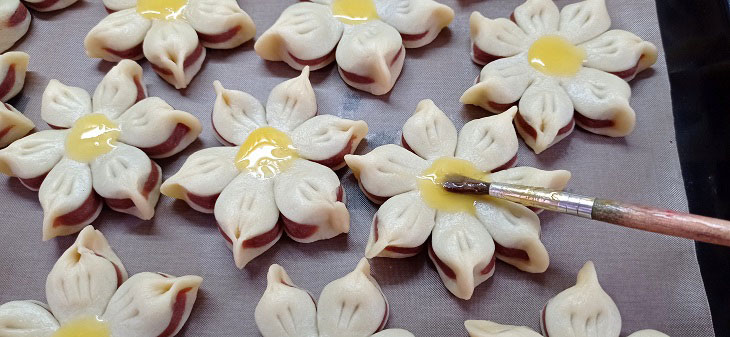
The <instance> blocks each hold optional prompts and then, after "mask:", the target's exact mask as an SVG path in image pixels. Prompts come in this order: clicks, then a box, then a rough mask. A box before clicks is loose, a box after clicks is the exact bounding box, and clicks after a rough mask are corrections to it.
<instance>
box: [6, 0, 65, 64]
mask: <svg viewBox="0 0 730 337" xmlns="http://www.w3.org/2000/svg"><path fill="white" fill-rule="evenodd" d="M24 1H25V2H26V3H27V4H28V6H30V8H32V9H34V10H37V11H39V12H50V11H55V10H58V9H63V8H66V7H68V6H71V5H73V4H74V3H75V2H76V1H78V0H24ZM30 20H31V16H30V14H29V13H28V8H26V7H25V5H23V3H22V2H20V0H2V1H0V53H2V52H4V51H6V50H8V49H10V47H12V46H13V45H14V44H15V42H18V40H20V39H21V38H22V37H23V36H24V35H25V33H27V32H28V27H30Z"/></svg>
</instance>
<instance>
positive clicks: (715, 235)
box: [591, 199, 730, 246]
mask: <svg viewBox="0 0 730 337" xmlns="http://www.w3.org/2000/svg"><path fill="white" fill-rule="evenodd" d="M591 218H593V219H595V220H599V221H604V222H608V223H612V224H616V225H620V226H624V227H631V228H636V229H641V230H645V231H650V232H655V233H661V234H666V235H672V236H678V237H683V238H687V239H692V240H697V241H702V242H709V243H714V244H718V245H723V246H730V221H726V220H722V219H715V218H710V217H706V216H701V215H693V214H687V213H681V212H675V211H669V210H663V209H658V208H652V207H646V206H638V205H632V204H627V203H623V202H619V201H614V200H605V199H596V200H595V202H594V203H593V211H592V212H591Z"/></svg>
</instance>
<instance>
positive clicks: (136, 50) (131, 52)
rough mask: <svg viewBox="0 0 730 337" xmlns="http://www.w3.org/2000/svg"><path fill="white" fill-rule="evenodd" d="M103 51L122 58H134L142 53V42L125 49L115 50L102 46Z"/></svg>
mask: <svg viewBox="0 0 730 337" xmlns="http://www.w3.org/2000/svg"><path fill="white" fill-rule="evenodd" d="M104 51H106V52H108V53H110V54H112V55H114V56H117V57H119V58H122V59H135V58H138V57H139V56H140V55H142V44H141V43H140V44H138V45H136V46H134V47H132V48H129V49H125V50H115V49H111V48H104Z"/></svg>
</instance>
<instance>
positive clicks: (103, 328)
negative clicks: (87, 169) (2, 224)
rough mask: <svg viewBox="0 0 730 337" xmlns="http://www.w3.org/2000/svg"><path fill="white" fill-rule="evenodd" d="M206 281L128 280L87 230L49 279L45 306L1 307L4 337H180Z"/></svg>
mask: <svg viewBox="0 0 730 337" xmlns="http://www.w3.org/2000/svg"><path fill="white" fill-rule="evenodd" d="M202 281H203V279H202V278H201V277H200V276H194V275H188V276H182V277H175V276H172V275H168V274H163V273H149V272H144V273H139V274H135V275H133V276H132V277H129V278H127V271H126V270H125V269H124V265H122V261H121V260H119V257H117V255H116V254H115V253H114V251H113V250H112V248H111V247H110V246H109V243H108V242H107V240H106V238H105V237H104V235H103V234H101V232H99V231H97V230H94V228H93V227H92V226H87V227H86V228H84V229H83V230H82V231H81V233H79V236H78V237H77V238H76V242H74V244H73V245H71V247H69V248H68V249H67V250H66V251H65V252H64V253H63V255H61V257H60V258H59V259H58V261H56V264H55V265H54V266H53V269H51V272H50V273H49V274H48V278H47V279H46V301H47V302H48V304H47V305H46V304H45V303H41V302H38V301H11V302H7V303H5V304H3V305H0V336H6V337H10V336H18V337H24V336H27V337H82V336H94V337H111V336H114V337H159V336H167V337H171V336H175V335H176V334H177V333H178V332H179V331H180V329H182V327H183V325H185V321H187V319H188V317H189V316H190V312H191V311H192V309H193V305H194V304H195V299H196V297H197V295H198V288H199V287H200V284H201V282H202Z"/></svg>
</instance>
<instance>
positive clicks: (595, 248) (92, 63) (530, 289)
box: [0, 0, 714, 337]
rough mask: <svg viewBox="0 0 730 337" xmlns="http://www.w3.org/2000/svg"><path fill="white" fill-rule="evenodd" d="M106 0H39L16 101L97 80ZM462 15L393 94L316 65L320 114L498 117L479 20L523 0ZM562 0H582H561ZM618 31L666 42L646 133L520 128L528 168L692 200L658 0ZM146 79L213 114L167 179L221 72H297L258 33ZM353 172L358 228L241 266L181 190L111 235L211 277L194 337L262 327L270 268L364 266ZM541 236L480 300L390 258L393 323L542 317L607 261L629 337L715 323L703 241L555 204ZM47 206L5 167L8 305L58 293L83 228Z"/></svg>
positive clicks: (113, 217)
mask: <svg viewBox="0 0 730 337" xmlns="http://www.w3.org/2000/svg"><path fill="white" fill-rule="evenodd" d="M100 2H101V1H99V0H82V1H81V2H80V3H78V4H76V5H74V6H72V7H70V8H68V9H66V10H63V11H61V12H58V13H52V14H39V13H36V12H33V15H34V18H33V23H32V26H31V30H30V32H29V34H28V35H27V36H26V37H25V39H23V40H22V41H21V42H20V43H18V44H17V45H16V47H15V49H17V50H22V51H25V52H28V53H29V54H30V55H31V63H30V67H29V69H30V73H29V74H28V79H27V82H26V85H25V90H24V91H23V92H22V94H21V95H20V97H18V98H16V99H14V100H13V101H12V102H11V103H12V104H15V106H16V107H18V109H20V110H21V111H24V112H25V114H26V115H27V116H28V117H30V118H31V119H33V120H34V121H35V122H36V124H37V125H38V128H39V129H47V128H48V127H47V125H46V124H45V123H43V122H42V121H41V119H40V110H39V108H40V98H41V94H42V92H43V90H44V88H45V86H46V84H47V83H48V81H49V80H50V79H54V78H55V79H58V80H60V81H62V82H64V83H65V84H68V85H73V86H79V87H82V88H85V89H87V90H90V91H93V89H94V88H95V86H96V84H97V83H98V82H99V80H101V78H102V76H103V75H104V74H105V72H106V71H107V70H108V69H109V68H110V66H111V65H110V64H109V63H106V62H100V61H98V60H92V59H89V58H87V57H86V55H85V53H84V49H83V39H84V36H85V35H86V33H87V31H88V30H89V29H90V28H91V27H93V26H94V25H95V24H96V23H97V22H98V21H99V20H101V19H102V18H103V17H104V16H105V15H106V12H105V11H104V8H103V6H102V4H101V3H100ZM239 2H240V3H241V6H242V7H243V8H244V9H245V10H246V11H247V12H248V13H249V14H250V15H251V16H252V17H253V19H254V20H255V22H256V24H257V26H258V28H259V33H258V34H257V36H258V35H260V34H261V32H263V31H264V30H265V29H266V28H268V27H269V26H271V24H272V23H273V22H274V21H275V20H276V18H277V17H278V16H279V13H281V11H282V10H283V9H284V8H285V7H286V6H288V5H289V4H291V3H294V2H295V0H256V1H254V0H243V1H242V0H239ZM443 2H444V3H447V4H448V5H450V6H451V7H452V8H454V10H455V11H456V19H455V20H454V22H453V23H452V24H451V26H450V28H449V29H447V30H445V31H443V32H442V33H441V35H439V37H438V39H436V41H434V42H433V43H432V44H430V45H428V46H426V47H424V48H420V49H417V50H412V49H409V50H408V51H407V55H406V61H405V66H404V68H403V73H402V75H401V77H400V79H399V80H398V82H397V83H396V85H395V87H394V88H393V91H392V92H391V93H390V94H388V95H385V96H381V97H374V96H371V95H370V94H366V93H363V92H360V91H356V90H352V89H350V88H349V87H348V86H347V85H345V83H344V82H343V81H342V80H341V79H340V76H339V75H338V74H337V71H336V68H334V67H333V66H329V67H326V68H325V69H322V70H319V71H316V72H314V73H312V76H311V79H312V84H313V85H314V89H315V92H316V94H317V101H318V103H319V113H320V114H333V115H338V116H341V117H345V118H353V119H363V120H365V121H366V122H367V123H368V124H369V125H370V133H369V134H368V136H367V142H365V144H363V145H361V146H360V148H358V150H357V151H358V153H366V152H368V151H370V150H371V149H373V148H375V147H377V146H379V145H383V144H388V143H398V142H399V140H400V129H401V127H402V125H403V123H404V122H405V120H406V119H407V118H408V117H409V116H410V115H411V113H412V112H413V110H414V108H415V106H416V104H417V103H418V101H420V100H421V99H424V98H430V99H432V100H434V102H436V104H437V105H438V106H439V107H441V109H443V110H444V111H445V112H446V113H447V115H449V116H450V117H451V118H452V119H453V120H454V122H455V123H456V125H457V127H458V128H461V126H462V125H463V124H464V123H465V122H466V121H468V120H470V119H473V118H479V117H482V116H484V115H485V113H484V112H483V111H481V110H480V109H477V108H472V107H465V106H463V105H462V104H460V103H459V96H460V95H461V94H462V92H463V91H464V90H465V89H467V88H468V87H469V86H470V85H471V83H472V81H473V80H474V77H475V76H476V75H477V74H478V72H479V70H480V68H479V67H478V66H476V65H475V64H473V63H472V61H471V60H470V57H469V47H470V46H469V30H468V24H467V22H468V17H469V14H470V13H471V12H472V11H475V10H476V11H480V12H482V13H484V14H485V15H486V16H489V17H506V16H509V14H510V13H511V11H512V9H513V8H514V7H515V6H517V5H519V4H520V3H521V2H522V1H520V0H487V1H476V0H458V1H457V0H444V1H443ZM557 2H558V5H559V6H561V7H562V6H563V5H565V4H567V3H570V2H573V1H572V0H571V1H557ZM607 3H608V6H609V12H610V14H611V17H612V18H613V28H619V29H625V30H629V31H632V32H634V33H636V34H638V35H639V36H641V37H643V38H644V39H646V40H648V41H651V42H653V43H655V44H656V45H657V46H658V47H659V50H660V57H659V61H658V62H657V64H656V65H655V66H654V67H653V69H651V70H648V71H645V72H643V73H642V74H640V75H639V77H638V78H636V79H635V80H633V81H632V82H631V87H632V89H633V97H632V102H631V103H632V105H633V107H634V109H635V110H636V114H637V125H636V130H635V131H634V133H633V134H631V135H630V136H628V137H625V138H618V139H611V138H606V137H602V136H596V135H593V134H590V133H587V132H584V131H582V130H579V129H576V131H575V132H573V134H572V135H571V136H569V137H568V138H566V139H565V140H563V141H562V142H560V143H558V144H557V145H555V146H553V147H552V148H550V149H549V150H548V151H545V152H544V153H543V154H541V155H540V156H536V155H535V154H534V153H533V152H532V151H530V150H529V149H528V148H527V146H526V145H525V144H524V143H522V141H520V142H521V143H520V152H519V159H518V165H530V166H535V167H539V168H543V169H567V170H570V171H572V172H573V179H572V180H571V181H570V184H569V187H568V189H569V190H571V191H575V192H581V193H585V194H591V195H598V196H605V197H611V198H616V199H620V200H630V201H635V202H641V203H645V204H649V205H655V206H660V207H667V208H674V209H679V210H686V208H687V202H686V197H685V190H684V187H683V183H682V177H681V173H680V167H679V162H678V159H677V150H676V147H675V144H674V139H675V136H674V127H673V118H672V110H671V107H672V105H671V100H670V95H669V90H670V89H669V82H668V80H667V69H666V65H665V62H664V57H663V51H662V43H661V38H660V34H659V26H658V22H657V16H656V9H655V5H654V2H653V1H651V0H607ZM142 65H143V67H144V69H145V79H144V82H145V83H146V84H147V88H148V90H149V94H150V95H151V96H159V97H162V98H163V99H165V100H167V101H168V102H170V103H171V104H172V105H173V106H174V107H176V108H178V109H181V110H185V111H189V112H191V113H193V114H195V115H196V116H198V118H200V120H201V121H202V122H203V124H204V129H203V133H202V135H201V136H200V140H199V141H196V142H195V143H193V145H192V146H190V148H188V149H187V150H186V151H184V152H183V153H181V154H179V155H178V156H175V157H173V158H171V159H167V160H161V161H159V163H160V165H161V166H162V168H163V175H164V176H165V177H169V176H170V175H172V174H173V173H174V172H176V171H177V169H178V168H179V167H180V166H181V165H182V163H183V161H184V160H185V158H186V157H187V156H188V155H190V154H191V153H192V152H194V151H196V150H199V149H202V148H206V147H210V146H219V145H220V144H219V143H218V142H217V141H216V140H215V139H214V137H213V130H212V129H211V127H210V112H211V109H212V106H213V101H214V99H215V95H214V92H213V81H214V80H220V81H221V82H223V84H224V85H225V86H226V87H228V88H231V89H239V90H243V91H247V92H249V93H251V94H252V95H254V96H255V97H257V98H258V99H260V100H265V99H266V98H267V97H268V93H269V90H270V89H271V88H272V87H273V86H275V85H276V84H278V83H280V82H282V81H283V80H285V79H288V78H291V77H293V76H296V75H297V72H296V71H294V70H292V69H290V68H289V67H287V66H285V65H284V64H280V63H269V62H264V61H262V60H261V59H260V58H259V57H258V56H257V55H256V54H255V53H254V51H253V43H251V42H249V43H247V44H245V45H244V46H242V47H240V48H238V49H235V50H233V51H209V52H208V59H207V61H206V63H205V65H204V67H203V69H202V70H201V72H200V73H199V75H198V76H197V77H196V78H195V79H194V80H193V82H192V83H191V85H190V87H189V88H188V89H187V90H185V91H180V92H178V91H176V90H174V89H173V88H172V87H171V86H169V85H168V84H167V83H166V82H164V81H162V80H161V79H160V78H159V77H158V76H157V75H155V74H154V73H153V72H152V71H151V70H150V67H149V64H148V63H147V62H144V61H143V62H142ZM343 171H344V172H343V173H341V174H340V175H341V176H342V182H343V184H344V186H345V189H346V191H347V195H348V198H347V206H348V208H349V209H350V212H351V214H352V226H351V231H350V233H349V234H348V235H341V236H338V237H336V238H334V239H331V240H327V241H320V242H316V243H312V244H300V243H296V242H293V241H292V240H290V239H287V238H282V240H281V241H280V242H279V243H278V244H276V245H275V246H274V247H273V248H271V249H270V250H269V251H268V252H266V253H264V254H263V255H261V256H260V257H258V258H256V259H255V260H254V261H253V262H251V263H250V264H249V265H248V266H247V267H246V269H244V270H239V269H237V268H236V267H235V265H234V264H233V259H232V256H231V253H230V251H229V250H228V248H227V247H226V245H225V242H224V240H223V238H222V237H221V236H220V234H219V233H218V230H217V229H216V227H215V223H214V219H213V216H212V215H208V214H202V213H198V212H196V211H193V210H192V209H190V208H189V207H188V206H187V205H186V204H184V203H183V202H174V201H173V200H172V199H170V198H167V197H162V198H161V200H160V203H159V204H158V205H157V214H156V216H155V218H154V219H152V220H151V221H141V220H139V219H137V218H134V217H131V216H127V215H123V214H120V213H116V212H113V211H110V210H108V209H104V211H102V214H101V216H100V217H99V218H98V219H97V220H96V222H95V223H94V225H95V226H96V227H97V228H98V229H100V230H101V231H102V232H104V234H106V236H107V237H108V239H109V241H110V242H111V244H112V246H113V248H114V249H115V250H116V252H117V254H118V255H119V257H120V258H121V259H122V261H123V262H124V264H125V266H126V267H127V269H128V271H129V272H130V273H138V272H142V271H162V272H166V273H170V274H175V275H181V274H197V275H200V276H202V277H203V278H204V282H203V285H202V288H201V292H200V295H199V296H198V301H197V302H196V305H195V308H194V310H193V313H192V315H191V316H190V319H189V320H188V323H187V325H186V327H185V329H184V330H183V331H182V332H181V333H180V335H183V336H194V337H201V336H258V335H259V334H258V330H257V328H256V325H255V323H254V308H255V306H256V303H257V302H258V300H259V297H260V296H261V294H262V292H263V291H264V289H265V287H266V270H267V268H268V267H269V265H271V264H272V263H279V264H281V265H283V266H284V267H285V268H286V269H287V270H288V271H289V274H290V275H291V277H292V278H293V279H294V281H295V282H297V283H298V284H299V285H300V286H302V287H304V288H307V289H309V290H310V291H311V292H312V293H313V294H314V295H315V296H318V294H319V293H320V291H321V290H322V288H323V287H324V286H325V285H326V284H327V283H328V282H330V281H332V280H334V279H336V278H339V277H340V276H342V275H344V274H345V273H347V272H349V271H350V270H352V268H353V267H354V266H355V264H356V263H357V260H358V259H359V258H360V257H361V256H363V254H364V248H365V242H366V240H367V236H368V226H369V225H370V221H371V219H372V216H373V214H374V212H375V211H376V209H377V208H376V206H375V205H373V204H372V203H370V202H369V201H368V200H367V199H366V198H365V197H364V196H363V195H362V193H361V192H360V190H359V189H358V187H357V184H356V181H355V179H354V178H353V176H352V174H350V172H348V171H347V170H343ZM540 218H541V220H542V239H543V242H544V243H545V246H546V247H547V250H548V251H549V253H550V259H551V264H550V268H549V269H548V271H547V272H545V273H544V274H540V275H530V274H526V273H523V272H519V271H517V270H516V269H515V268H513V267H511V266H509V265H506V264H504V263H501V262H498V263H497V270H496V273H495V274H494V277H492V278H491V279H490V280H488V281H487V282H485V283H483V284H482V285H481V286H479V287H478V288H477V290H476V292H475V294H474V297H473V298H472V300H470V301H462V300H459V299H457V298H455V297H454V296H452V295H451V294H450V293H449V292H448V291H447V290H446V289H445V288H444V286H443V285H442V283H441V280H440V279H439V277H438V275H437V274H436V272H435V270H434V268H433V266H432V265H431V264H430V262H428V259H427V258H426V255H425V254H421V255H418V256H416V257H413V258H409V259H401V260H395V259H376V260H374V261H373V262H372V264H373V271H374V276H375V278H376V279H377V280H378V281H379V282H380V285H381V286H382V288H383V292H384V293H385V295H386V296H387V298H388V300H389V301H390V305H391V309H392V310H391V317H390V320H389V322H388V327H393V328H395V327H397V328H404V329H408V330H410V331H412V332H413V333H415V334H416V335H417V336H465V335H466V332H465V330H464V327H463V321H464V320H465V319H490V320H494V321H498V322H502V323H508V324H518V325H528V326H531V327H532V328H534V329H538V328H539V323H538V322H539V320H538V316H539V311H540V309H541V307H542V306H543V304H544V303H545V301H547V300H548V299H549V298H551V297H552V296H554V295H555V294H557V293H558V292H560V291H561V290H563V289H565V288H567V287H569V286H571V285H572V284H573V283H574V281H575V276H576V272H577V271H578V269H579V268H580V267H581V266H582V265H583V263H585V261H587V260H593V261H594V262H595V264H596V267H597V269H598V273H599V278H600V281H601V283H602V284H603V287H604V288H605V290H606V291H607V292H608V293H609V294H610V295H611V296H612V297H613V299H614V301H615V302H616V304H617V305H618V307H619V309H620V310H621V316H622V318H623V327H622V331H623V333H622V336H625V335H628V334H629V333H631V332H633V331H636V330H639V329H643V328H654V329H658V330H662V331H664V332H666V333H668V334H669V335H671V336H713V335H714V334H713V332H712V321H711V317H710V312H709V309H708V304H707V298H706V295H705V291H704V287H703V284H702V279H701V277H700V273H699V268H698V265H697V259H696V257H695V250H694V245H693V243H692V242H690V241H688V240H682V239H675V238H670V237H665V236H661V235H656V234H651V233H643V232H639V231H636V230H630V229H624V228H619V227H615V226H612V225H605V224H602V223H597V222H592V221H589V220H583V219H579V218H575V217H570V216H564V215H554V214H546V213H543V214H542V215H540ZM41 219H42V212H41V207H40V205H39V203H38V197H37V193H35V192H31V191H29V190H27V189H25V188H24V187H23V186H21V184H20V183H19V182H18V181H17V180H15V179H8V178H6V177H4V176H3V177H0V226H1V227H0V228H2V234H1V235H0V303H2V302H6V301H8V300H15V299H34V300H40V301H44V302H45V278H46V274H47V273H48V271H50V270H51V267H52V265H53V263H54V262H55V260H56V259H57V257H58V256H59V255H60V254H61V253H62V252H63V251H64V250H65V249H66V248H67V247H68V246H69V245H70V244H71V243H72V241H73V237H65V238H60V239H55V240H51V241H49V242H42V241H41Z"/></svg>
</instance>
